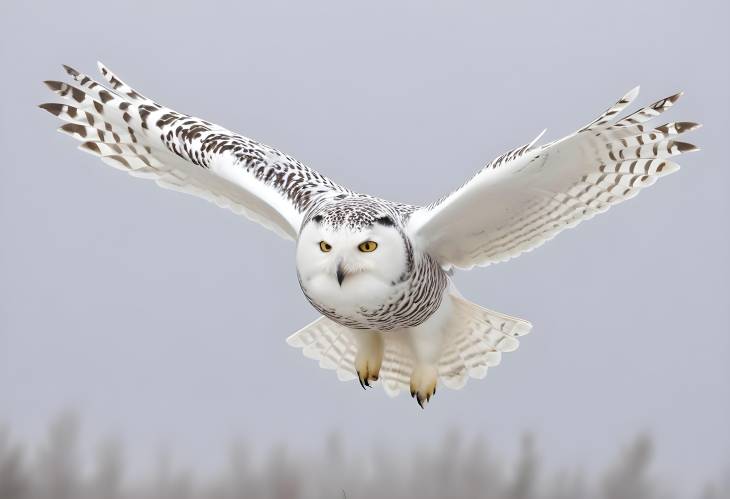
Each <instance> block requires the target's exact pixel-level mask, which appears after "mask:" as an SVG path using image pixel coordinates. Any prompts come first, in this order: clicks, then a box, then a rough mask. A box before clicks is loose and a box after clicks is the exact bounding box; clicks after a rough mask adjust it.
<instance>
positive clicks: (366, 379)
mask: <svg viewBox="0 0 730 499" xmlns="http://www.w3.org/2000/svg"><path fill="white" fill-rule="evenodd" d="M370 335H372V337H370V338H367V339H365V340H362V341H360V345H359V348H358V350H357V355H356V356H355V370H356V371H357V378H358V380H359V381H360V386H362V387H363V389H365V388H366V387H368V388H369V387H370V381H377V379H378V377H379V376H380V367H381V366H382V365H383V350H384V349H383V339H382V338H381V337H380V336H379V335H376V334H373V333H370Z"/></svg>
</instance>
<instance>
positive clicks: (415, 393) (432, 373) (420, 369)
mask: <svg viewBox="0 0 730 499" xmlns="http://www.w3.org/2000/svg"><path fill="white" fill-rule="evenodd" d="M437 381H438V369H437V368H436V366H433V365H429V364H421V365H417V366H416V367H414V368H413V373H412V374H411V397H413V398H415V399H416V402H418V405H420V406H421V409H423V408H424V404H425V403H428V402H429V401H430V400H431V397H433V396H434V395H436V382H437Z"/></svg>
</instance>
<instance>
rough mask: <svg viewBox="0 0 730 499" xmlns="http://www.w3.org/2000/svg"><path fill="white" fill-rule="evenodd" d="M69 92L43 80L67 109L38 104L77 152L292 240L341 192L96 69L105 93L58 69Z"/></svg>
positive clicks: (273, 153) (285, 159) (293, 163)
mask: <svg viewBox="0 0 730 499" xmlns="http://www.w3.org/2000/svg"><path fill="white" fill-rule="evenodd" d="M64 68H65V69H66V72H67V73H68V75H69V76H70V77H71V79H73V80H74V82H75V85H72V84H70V83H65V82H61V81H46V82H45V83H46V85H47V86H48V87H49V88H50V89H51V90H52V91H54V92H55V93H57V94H58V95H60V96H61V97H64V98H65V99H66V100H67V101H68V103H66V104H60V103H48V104H41V106H40V107H41V108H42V109H45V110H46V111H48V112H50V113H51V114H53V115H55V116H57V117H58V118H60V119H61V120H63V121H65V122H66V123H65V124H64V125H63V126H61V127H60V128H59V131H61V132H63V133H66V134H68V135H71V136H72V137H74V138H75V139H78V140H80V141H81V146H80V148H81V149H82V150H84V151H86V152H89V153H91V154H94V155H96V156H99V157H100V158H101V160H102V161H103V162H105V163H107V164H109V165H111V166H114V167H115V168H119V169H121V170H123V171H126V172H127V173H129V174H130V175H133V176H135V177H141V178H147V179H152V180H154V181H156V182H157V184H159V185H160V186H161V187H165V188H168V189H173V190H177V191H181V192H186V193H189V194H194V195H196V196H199V197H202V198H204V199H207V200H209V201H211V202H214V203H216V204H217V205H219V206H221V207H224V208H228V209H230V210H232V211H233V212H235V213H238V214H241V215H245V216H246V217H248V218H250V219H251V220H253V221H256V222H258V223H260V224H261V225H263V226H265V227H267V228H269V229H271V230H273V231H275V232H276V233H278V234H279V235H281V236H283V237H285V238H289V239H295V238H296V235H297V233H298V231H299V227H300V225H301V221H302V218H303V214H304V213H305V212H306V210H307V209H308V208H309V207H310V206H311V205H312V203H314V202H316V201H317V200H318V199H321V198H322V197H326V196H332V195H336V194H338V193H342V192H348V191H346V190H345V189H343V188H342V187H340V186H338V185H337V184H335V183H334V182H332V181H331V180H329V179H328V178H326V177H324V176H322V175H320V174H319V173H317V172H316V171H314V170H312V169H310V168H308V167H306V166H304V165H303V164H302V163H300V162H299V161H297V160H295V159H294V158H292V157H290V156H287V155H286V154H283V153H281V152H279V151H277V150H276V149H273V148H271V147H269V146H266V145H264V144H261V143H259V142H256V141H254V140H252V139H249V138H247V137H243V136H241V135H238V134H235V133H233V132H231V131H229V130H227V129H225V128H223V127H221V126H218V125H215V124H212V123H210V122H208V121H205V120H202V119H199V118H195V117H192V116H188V115H186V114H183V113H179V112H176V111H173V110H171V109H169V108H166V107H163V106H161V105H159V104H157V103H156V102H154V101H152V100H151V99H148V98H147V97H145V96H143V95H142V94H140V93H139V92H137V91H136V90H134V89H132V88H131V87H130V86H129V85H127V84H126V83H124V82H123V81H121V80H120V79H119V78H118V77H117V76H116V75H114V74H113V73H112V72H111V71H109V70H108V69H107V68H106V67H105V66H104V65H102V64H101V63H99V69H100V71H101V73H102V75H103V76H104V78H105V79H106V80H107V82H108V85H109V86H108V87H107V86H104V85H102V84H100V83H98V82H97V81H94V80H93V79H91V78H89V77H88V76H86V75H84V74H82V73H80V72H78V71H76V70H75V69H73V68H71V67H68V66H64Z"/></svg>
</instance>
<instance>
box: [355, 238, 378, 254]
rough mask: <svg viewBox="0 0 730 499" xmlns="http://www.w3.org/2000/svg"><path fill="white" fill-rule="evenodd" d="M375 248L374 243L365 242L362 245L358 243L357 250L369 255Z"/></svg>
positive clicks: (376, 244) (375, 244)
mask: <svg viewBox="0 0 730 499" xmlns="http://www.w3.org/2000/svg"><path fill="white" fill-rule="evenodd" d="M377 247H378V243H376V242H375V241H365V242H364V243H360V245H359V246H358V247H357V249H359V250H360V251H362V252H363V253H370V252H371V251H375V249H376V248H377Z"/></svg>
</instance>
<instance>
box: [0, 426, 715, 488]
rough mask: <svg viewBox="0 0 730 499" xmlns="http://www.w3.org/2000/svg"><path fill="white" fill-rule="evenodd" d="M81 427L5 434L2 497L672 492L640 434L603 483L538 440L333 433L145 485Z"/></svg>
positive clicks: (239, 450)
mask: <svg viewBox="0 0 730 499" xmlns="http://www.w3.org/2000/svg"><path fill="white" fill-rule="evenodd" d="M78 439H79V421H78V418H77V417H76V416H75V415H74V414H65V415H63V416H60V417H58V418H57V419H56V420H55V421H54V422H53V423H52V424H51V425H50V426H49V430H48V435H47V438H46V440H45V442H44V443H43V444H42V445H41V446H39V447H38V448H36V449H33V451H32V452H31V451H29V450H28V449H26V448H24V447H23V446H21V445H19V444H17V443H14V442H13V441H12V440H11V438H10V432H9V431H8V430H7V429H3V428H1V427H0V499H198V498H200V499H203V498H205V499H243V498H247V499H248V498H252V499H253V498H272V499H289V498H291V499H293V498H302V499H304V498H317V499H322V498H338V499H339V498H342V497H347V499H358V498H392V499H410V498H423V499H428V498H434V499H436V498H438V499H441V498H450V497H453V498H463V499H469V498H485V499H538V498H539V499H594V498H595V499H599V498H600V499H664V498H669V497H677V496H676V495H674V494H673V493H672V490H671V486H670V485H667V484H661V485H660V484H658V483H656V481H655V480H653V479H652V474H651V470H650V465H651V462H652V457H653V453H654V444H653V442H652V440H651V439H650V438H649V437H648V436H646V435H640V436H638V437H637V438H636V439H635V440H634V441H633V442H631V443H630V444H629V445H628V446H626V448H625V449H624V450H623V451H622V452H620V453H619V455H618V456H617V458H616V459H615V463H614V465H613V466H612V467H611V468H610V469H608V470H606V471H605V472H604V473H603V474H602V475H600V476H601V478H600V479H598V480H594V482H595V483H589V481H588V479H587V478H586V476H585V475H584V474H582V473H581V472H575V471H573V472H567V471H563V472H558V473H552V474H550V473H548V472H547V471H546V470H544V469H543V465H542V461H541V459H540V457H539V455H538V451H537V448H536V443H535V439H534V438H533V437H532V436H530V435H527V436H525V437H524V438H523V441H522V444H521V451H520V454H519V456H518V458H517V460H516V461H515V462H512V463H509V462H506V461H505V460H504V459H500V457H499V456H497V455H494V454H493V453H490V452H489V450H488V448H487V446H486V444H485V442H484V441H483V440H481V439H478V440H476V441H470V442H462V441H461V438H460V437H459V435H458V434H456V433H454V434H451V435H449V437H448V438H447V439H445V441H444V443H443V445H442V446H441V448H440V449H438V451H432V452H423V451H419V452H418V453H413V454H412V455H411V456H410V457H409V458H407V459H406V458H400V457H396V455H394V454H393V453H392V452H390V451H388V450H387V449H376V450H375V451H374V452H373V455H372V456H370V457H369V458H368V459H364V458H357V457H354V458H353V457H350V456H348V455H347V454H346V452H345V449H344V448H343V446H342V443H341V441H340V440H339V439H338V438H337V437H336V436H334V435H333V436H331V437H330V438H329V439H328V441H327V443H326V446H325V448H326V450H325V452H324V453H323V455H320V456H299V457H294V456H292V455H290V454H289V453H288V452H287V451H286V449H284V448H275V449H272V450H271V451H270V452H269V454H268V456H267V458H266V459H265V460H264V461H263V462H262V463H259V464H255V463H254V460H253V459H252V456H251V454H250V453H249V451H248V449H247V447H245V446H244V445H241V444H238V445H234V446H233V448H232V449H231V451H230V454H229V458H228V464H227V467H226V469H223V470H220V471H219V472H218V473H216V474H214V475H213V476H210V477H207V478H196V477H195V476H194V475H193V474H192V473H191V472H187V471H181V470H178V469H176V468H175V467H174V466H173V465H172V464H171V460H170V459H161V460H160V463H159V465H158V467H157V469H156V470H154V471H153V472H152V473H150V474H148V475H147V478H145V479H140V480H127V479H126V478H125V462H124V459H123V457H122V456H123V449H122V447H121V445H120V444H119V443H115V442H107V443H104V444H102V445H101V446H100V447H99V448H98V454H97V456H96V459H95V464H94V467H93V470H92V471H90V472H87V473H82V472H81V470H80V467H79V457H80V456H79V442H78ZM695 497H697V498H701V499H728V498H730V476H728V477H724V478H723V479H722V480H719V481H717V482H716V483H714V484H710V485H707V487H706V488H705V489H704V490H702V491H698V493H697V494H696V495H695Z"/></svg>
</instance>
